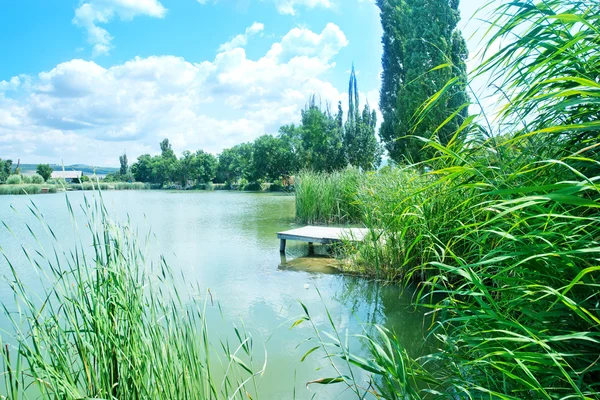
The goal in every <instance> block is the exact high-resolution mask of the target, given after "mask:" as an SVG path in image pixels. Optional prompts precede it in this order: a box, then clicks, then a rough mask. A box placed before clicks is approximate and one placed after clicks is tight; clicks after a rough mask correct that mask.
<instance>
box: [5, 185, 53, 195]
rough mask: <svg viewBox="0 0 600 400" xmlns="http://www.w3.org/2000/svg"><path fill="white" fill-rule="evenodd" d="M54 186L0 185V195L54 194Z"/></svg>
mask: <svg viewBox="0 0 600 400" xmlns="http://www.w3.org/2000/svg"><path fill="white" fill-rule="evenodd" d="M56 191H57V187H56V186H55V185H37V184H24V185H0V195H3V194H39V193H56Z"/></svg>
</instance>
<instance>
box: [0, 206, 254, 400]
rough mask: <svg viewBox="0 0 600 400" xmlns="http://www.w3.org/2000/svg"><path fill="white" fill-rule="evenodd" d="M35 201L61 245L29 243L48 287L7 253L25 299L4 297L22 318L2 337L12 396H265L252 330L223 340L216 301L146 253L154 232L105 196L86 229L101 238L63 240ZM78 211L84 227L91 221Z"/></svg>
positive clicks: (90, 210)
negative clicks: (213, 331)
mask: <svg viewBox="0 0 600 400" xmlns="http://www.w3.org/2000/svg"><path fill="white" fill-rule="evenodd" d="M67 206H68V208H69V210H72V207H71V205H70V204H68V198H67ZM31 210H32V212H33V213H34V214H36V216H37V217H38V219H39V221H40V223H41V224H42V225H44V228H45V230H44V231H45V232H47V233H48V237H47V238H46V240H50V241H51V242H52V243H53V245H52V246H51V247H50V248H42V247H41V244H40V248H36V249H27V252H28V255H29V260H30V262H31V268H33V269H34V270H36V272H37V273H39V276H40V279H41V280H42V281H41V282H42V284H41V287H42V288H43V290H42V291H41V292H40V291H39V290H38V291H33V290H30V289H28V288H27V287H26V286H25V285H24V284H23V282H22V281H21V279H20V277H19V276H18V274H17V273H16V272H15V271H16V270H17V269H15V268H12V264H10V260H11V254H4V253H2V256H3V257H6V260H7V262H8V265H9V266H10V267H11V269H10V271H12V276H10V277H8V278H7V280H8V282H9V283H10V288H11V289H12V291H13V292H14V299H15V302H16V304H14V305H10V304H4V307H5V308H4V310H5V311H6V317H7V318H8V320H9V321H10V323H11V325H12V326H11V327H10V328H6V330H5V332H4V333H3V337H2V340H3V341H4V343H2V346H1V347H2V357H1V362H2V369H3V374H2V379H3V381H4V384H5V386H4V388H3V389H4V390H3V391H4V394H5V395H6V396H7V398H10V399H14V400H17V399H25V398H46V399H56V398H63V399H83V398H95V399H99V398H103V399H109V398H112V399H173V398H177V399H208V398H210V399H221V398H222V399H229V398H247V397H251V398H256V388H257V386H256V384H257V382H256V380H257V379H258V378H259V375H260V374H261V373H262V371H263V369H261V368H263V366H262V365H258V366H257V365H254V363H253V355H252V339H251V338H250V337H248V336H247V335H245V333H244V332H243V331H242V330H239V329H235V332H234V330H233V328H232V335H231V336H232V337H236V338H237V339H236V340H234V342H229V341H228V340H226V339H224V338H220V340H219V341H217V342H214V341H213V339H211V337H210V334H209V331H210V328H209V326H208V323H207V320H206V318H205V315H206V312H205V309H206V307H207V304H206V303H205V302H203V301H202V300H196V299H197V298H198V296H197V295H198V293H196V296H192V295H191V294H188V293H186V292H183V291H181V290H179V289H177V288H178V287H181V285H180V284H181V282H176V280H175V279H174V278H173V277H172V274H171V271H170V269H169V267H168V265H166V263H165V261H164V259H159V260H150V259H147V258H146V255H145V254H146V249H147V248H148V243H146V241H147V240H149V239H145V240H144V239H140V238H138V237H137V236H136V235H135V233H134V231H133V230H132V229H131V228H130V227H129V226H127V225H120V224H116V223H114V222H113V221H111V220H110V219H109V218H108V216H107V214H106V210H105V209H104V207H103V205H102V203H101V202H96V203H94V204H89V203H87V202H86V203H85V207H84V212H85V213H86V217H87V224H85V226H86V228H87V229H89V235H81V236H79V237H89V238H90V239H91V243H87V240H86V243H83V242H81V243H78V244H77V245H76V246H75V248H70V249H64V250H63V249H62V248H61V243H59V242H58V239H57V238H56V237H54V236H53V233H52V230H51V227H47V226H45V224H44V222H43V221H44V218H43V217H42V216H41V215H37V214H38V211H37V209H36V208H35V206H34V207H32V208H31ZM72 218H73V226H74V229H77V228H76V226H77V225H79V226H82V225H81V224H80V222H79V221H78V223H76V222H75V217H74V216H73V215H72ZM30 232H31V234H32V235H34V234H33V232H34V230H30ZM34 239H35V242H36V243H41V242H40V241H38V239H40V238H37V237H34ZM90 244H92V247H91V254H90ZM1 251H2V250H1V249H0V252H1ZM48 283H50V284H48ZM200 297H202V295H201V294H200ZM9 310H11V311H9ZM234 333H235V335H234ZM214 339H217V338H214ZM219 342H220V343H219ZM216 349H222V351H216Z"/></svg>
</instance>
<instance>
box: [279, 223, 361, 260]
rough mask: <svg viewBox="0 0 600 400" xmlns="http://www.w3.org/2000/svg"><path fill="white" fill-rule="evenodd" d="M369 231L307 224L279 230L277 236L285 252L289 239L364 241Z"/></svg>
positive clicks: (327, 242)
mask: <svg viewBox="0 0 600 400" xmlns="http://www.w3.org/2000/svg"><path fill="white" fill-rule="evenodd" d="M367 233H369V230H368V229H364V228H330V227H323V226H305V227H304V228H298V229H292V230H290V231H285V232H279V233H278V234H277V238H278V239H279V240H280V244H279V251H280V252H282V253H284V252H285V245H286V243H287V241H288V240H296V241H300V242H308V244H309V245H312V244H313V243H321V244H331V243H336V242H341V241H344V240H349V241H353V242H362V241H363V240H364V239H365V236H367Z"/></svg>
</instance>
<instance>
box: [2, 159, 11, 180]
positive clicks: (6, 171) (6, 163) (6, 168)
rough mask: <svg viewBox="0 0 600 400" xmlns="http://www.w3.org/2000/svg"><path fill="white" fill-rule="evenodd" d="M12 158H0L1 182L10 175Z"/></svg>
mask: <svg viewBox="0 0 600 400" xmlns="http://www.w3.org/2000/svg"><path fill="white" fill-rule="evenodd" d="M11 167H12V160H2V159H1V158H0V183H5V182H6V180H7V179H8V177H9V176H10V170H11Z"/></svg>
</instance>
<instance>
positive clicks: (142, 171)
mask: <svg viewBox="0 0 600 400" xmlns="http://www.w3.org/2000/svg"><path fill="white" fill-rule="evenodd" d="M152 163H153V160H152V156H151V155H150V154H142V155H141V156H139V157H138V159H137V161H136V162H135V163H133V165H132V166H131V172H132V173H133V177H134V178H135V180H136V181H138V182H153V177H152Z"/></svg>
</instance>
